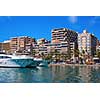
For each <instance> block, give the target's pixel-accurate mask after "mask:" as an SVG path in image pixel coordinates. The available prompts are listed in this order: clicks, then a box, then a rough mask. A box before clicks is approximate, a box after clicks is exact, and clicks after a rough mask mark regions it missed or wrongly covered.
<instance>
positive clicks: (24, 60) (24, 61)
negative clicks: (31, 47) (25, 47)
mask: <svg viewBox="0 0 100 100" xmlns="http://www.w3.org/2000/svg"><path fill="white" fill-rule="evenodd" d="M1 57H2V56H1ZM3 57H8V58H2V59H0V67H27V66H30V65H32V63H33V62H34V61H33V58H32V57H26V56H12V55H6V56H4V55H3Z"/></svg>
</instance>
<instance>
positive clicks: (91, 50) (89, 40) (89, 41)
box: [78, 30, 97, 56]
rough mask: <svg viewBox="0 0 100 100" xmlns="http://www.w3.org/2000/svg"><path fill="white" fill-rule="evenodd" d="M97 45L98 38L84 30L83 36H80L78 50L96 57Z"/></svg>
mask: <svg viewBox="0 0 100 100" xmlns="http://www.w3.org/2000/svg"><path fill="white" fill-rule="evenodd" d="M96 45H97V38H96V37H95V36H94V35H93V34H91V33H88V32H87V31H86V30H83V33H82V34H78V49H79V51H80V53H83V52H84V53H85V54H88V55H90V56H94V55H95V54H96Z"/></svg>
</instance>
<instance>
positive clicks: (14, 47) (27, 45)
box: [10, 36, 35, 53]
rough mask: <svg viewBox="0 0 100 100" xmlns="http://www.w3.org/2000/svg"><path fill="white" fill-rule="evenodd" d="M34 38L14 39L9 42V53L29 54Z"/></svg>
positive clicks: (22, 37)
mask: <svg viewBox="0 0 100 100" xmlns="http://www.w3.org/2000/svg"><path fill="white" fill-rule="evenodd" d="M33 42H35V39H34V38H31V37H28V36H21V37H14V38H12V39H11V41H10V48H11V53H16V52H17V53H31V52H32V49H33V48H32V44H33Z"/></svg>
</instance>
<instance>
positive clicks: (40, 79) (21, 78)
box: [0, 66, 100, 83]
mask: <svg viewBox="0 0 100 100" xmlns="http://www.w3.org/2000/svg"><path fill="white" fill-rule="evenodd" d="M0 82H1V83H5V82H8V83H99V82H100V67H90V66H82V67H81V66H77V67H74V66H66V67H62V66H61V67H60V66H56V67H36V68H0Z"/></svg>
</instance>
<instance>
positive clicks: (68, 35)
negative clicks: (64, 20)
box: [51, 28, 78, 58]
mask: <svg viewBox="0 0 100 100" xmlns="http://www.w3.org/2000/svg"><path fill="white" fill-rule="evenodd" d="M77 37H78V33H77V32H75V31H73V30H70V29H67V28H59V29H53V30H52V42H51V47H52V49H53V50H55V49H56V50H57V51H59V52H62V53H67V54H69V55H70V56H71V57H70V58H73V57H74V56H75V52H74V50H75V49H77V48H78V44H77Z"/></svg>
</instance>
